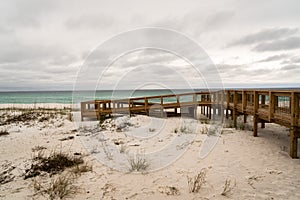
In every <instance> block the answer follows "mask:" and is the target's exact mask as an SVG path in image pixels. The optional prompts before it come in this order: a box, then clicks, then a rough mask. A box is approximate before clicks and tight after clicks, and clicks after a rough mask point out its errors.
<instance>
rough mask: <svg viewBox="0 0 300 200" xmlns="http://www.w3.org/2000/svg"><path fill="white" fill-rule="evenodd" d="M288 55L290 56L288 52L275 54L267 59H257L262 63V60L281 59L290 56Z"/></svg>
mask: <svg viewBox="0 0 300 200" xmlns="http://www.w3.org/2000/svg"><path fill="white" fill-rule="evenodd" d="M288 57H289V55H288V54H279V55H273V56H268V57H267V58H265V59H262V60H259V61H257V63H260V62H272V61H280V60H282V59H285V58H288Z"/></svg>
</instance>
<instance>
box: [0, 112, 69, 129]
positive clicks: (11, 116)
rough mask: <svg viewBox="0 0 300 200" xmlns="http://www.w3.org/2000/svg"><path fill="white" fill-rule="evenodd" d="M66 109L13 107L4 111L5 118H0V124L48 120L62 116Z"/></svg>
mask: <svg viewBox="0 0 300 200" xmlns="http://www.w3.org/2000/svg"><path fill="white" fill-rule="evenodd" d="M68 112H69V111H68V110H60V109H41V108H38V109H33V108H27V109H13V110H9V111H6V114H5V118H3V119H2V120H0V126H3V125H9V124H12V123H19V122H23V123H26V122H30V121H38V122H45V121H50V120H51V119H55V118H57V117H59V116H60V117H62V116H64V115H66V113H68Z"/></svg>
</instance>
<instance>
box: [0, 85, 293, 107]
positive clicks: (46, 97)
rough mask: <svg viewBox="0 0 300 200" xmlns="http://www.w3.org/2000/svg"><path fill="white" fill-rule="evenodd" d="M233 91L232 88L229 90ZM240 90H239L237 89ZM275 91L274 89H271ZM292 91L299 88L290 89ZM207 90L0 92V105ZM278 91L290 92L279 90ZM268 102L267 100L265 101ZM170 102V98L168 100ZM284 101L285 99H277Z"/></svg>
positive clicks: (73, 101) (61, 102)
mask: <svg viewBox="0 0 300 200" xmlns="http://www.w3.org/2000/svg"><path fill="white" fill-rule="evenodd" d="M231 89H233V88H231ZM239 89H241V88H239ZM272 89H273V90H275V89H276V88H272ZM291 89H293V90H295V89H297V90H299V88H291ZM204 90H207V89H195V90H192V89H190V90H182V89H177V90H167V89H163V90H117V91H116V90H101V91H96V92H95V91H76V92H73V91H28V92H0V104H35V103H59V104H70V103H79V102H81V101H88V100H94V99H101V100H103V99H125V98H129V97H145V96H156V95H166V94H181V93H189V92H200V91H204ZM280 90H290V88H281V89H280ZM266 100H267V101H268V99H266ZM167 101H168V100H167ZM170 101H174V99H173V100H172V98H170ZM279 101H285V99H279Z"/></svg>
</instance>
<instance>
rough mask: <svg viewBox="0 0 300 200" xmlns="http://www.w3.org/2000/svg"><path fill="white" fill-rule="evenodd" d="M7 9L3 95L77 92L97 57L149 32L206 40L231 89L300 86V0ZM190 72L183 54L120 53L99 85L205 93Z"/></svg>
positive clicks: (46, 4) (156, 0) (0, 70)
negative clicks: (122, 38) (104, 47)
mask: <svg viewBox="0 0 300 200" xmlns="http://www.w3.org/2000/svg"><path fill="white" fill-rule="evenodd" d="M0 8H1V12H0V52H1V53H0V91H7V90H71V89H72V88H73V85H74V83H75V81H76V77H77V75H78V71H79V70H80V67H81V66H82V65H84V63H85V62H86V60H87V59H88V58H89V57H88V55H90V54H91V53H92V52H93V50H95V49H96V48H97V47H98V46H99V45H100V44H102V43H103V42H105V41H107V40H108V39H110V38H111V37H113V36H115V35H117V34H119V33H122V32H126V31H130V30H133V29H137V28H143V27H160V28H166V29H172V30H175V31H178V32H180V33H182V34H184V35H186V36H187V37H189V38H191V39H192V40H194V41H195V42H197V43H198V44H199V45H200V46H201V47H202V48H203V49H204V50H205V52H206V53H207V55H208V56H209V57H210V59H211V60H212V61H213V63H214V64H215V65H216V67H217V69H218V73H219V76H220V77H221V79H222V82H223V84H224V86H225V87H257V86H261V87H264V86H265V87H269V86H277V87H278V86H282V87H283V86H284V87H290V86H297V87H300V12H299V8H300V1H298V0H252V1H246V0H245V1H243V0H224V1H218V0H215V1H204V0H203V1H202V0H182V1H179V0H164V1H161V0H151V1H145V0H119V1H116V0H110V1H101V0H82V1H79V0H77V1H76V0H65V1H59V0H45V1H43V0H26V1H24V0H9V1H1V2H0ZM149 39H150V40H151V36H150V38H149ZM167 39H168V38H166V40H167ZM129 42H131V41H128V43H129ZM174 44H176V41H174ZM124 53H125V52H124ZM200 57H201V56H199V59H201V58H200ZM96 67H97V66H96ZM191 69H192V66H191V64H190V63H189V62H188V61H186V60H184V59H182V58H181V57H180V56H179V57H178V56H175V55H174V54H172V53H170V52H166V51H161V50H155V49H154V50H147V49H146V50H143V49H141V50H137V51H134V52H132V53H126V54H124V55H122V56H121V55H120V57H119V58H118V59H116V60H115V61H114V63H113V64H112V65H111V66H110V68H109V69H108V70H107V71H106V72H105V74H102V75H103V76H102V77H100V76H99V80H98V82H96V83H93V84H94V87H97V88H98V89H113V88H116V84H119V85H118V86H117V88H124V89H125V88H126V87H131V88H151V87H153V88H157V87H159V86H162V87H166V88H168V87H174V88H184V87H185V85H184V83H183V82H181V81H180V80H179V78H182V79H184V80H186V79H187V80H191V81H190V84H191V86H192V87H202V86H203V82H205V80H203V77H200V76H196V75H195V73H191ZM202 72H203V71H202ZM202 72H200V73H201V74H205V73H202ZM128 73H129V74H130V76H129V75H128ZM97 76H98V75H97ZM201 78H202V79H201ZM133 79H134V80H133ZM174 79H175V80H174ZM145 82H148V83H149V84H146V85H143V83H145ZM120 83H121V84H120ZM198 83H199V84H198ZM120 85H121V86H122V87H120ZM204 85H205V84H204ZM91 89H93V88H91Z"/></svg>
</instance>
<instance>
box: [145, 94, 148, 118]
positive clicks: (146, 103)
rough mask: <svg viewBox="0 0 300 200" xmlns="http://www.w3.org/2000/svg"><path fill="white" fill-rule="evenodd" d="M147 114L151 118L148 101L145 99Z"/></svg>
mask: <svg viewBox="0 0 300 200" xmlns="http://www.w3.org/2000/svg"><path fill="white" fill-rule="evenodd" d="M145 112H146V114H147V115H148V116H149V110H148V99H147V98H145Z"/></svg>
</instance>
